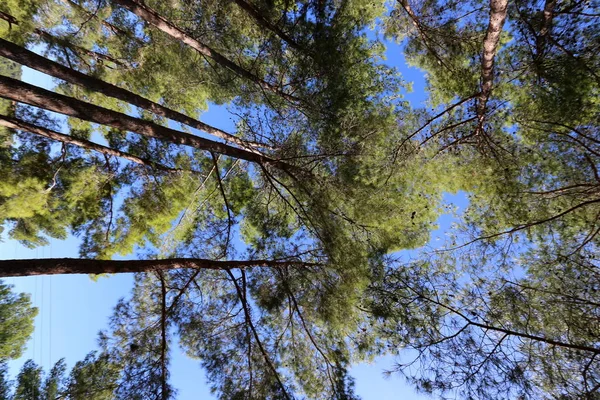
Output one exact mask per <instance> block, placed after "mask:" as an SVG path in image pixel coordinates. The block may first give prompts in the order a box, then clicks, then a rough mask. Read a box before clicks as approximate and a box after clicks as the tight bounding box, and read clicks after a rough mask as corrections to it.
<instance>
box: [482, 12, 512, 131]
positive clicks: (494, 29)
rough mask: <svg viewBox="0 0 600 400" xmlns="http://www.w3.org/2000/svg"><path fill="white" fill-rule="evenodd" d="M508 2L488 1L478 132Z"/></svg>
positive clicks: (488, 92)
mask: <svg viewBox="0 0 600 400" xmlns="http://www.w3.org/2000/svg"><path fill="white" fill-rule="evenodd" d="M507 8H508V0H490V21H489V23H488V29H487V32H486V34H485V38H484V39H483V54H482V56H481V91H480V93H479V96H478V99H477V100H478V101H477V119H478V120H479V127H478V131H481V130H482V129H483V122H484V121H485V113H486V106H487V102H488V100H489V98H490V94H491V93H492V86H493V84H494V57H495V55H496V51H497V50H498V42H499V41H500V34H501V33H502V27H503V26H504V21H506V11H507Z"/></svg>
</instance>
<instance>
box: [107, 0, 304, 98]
mask: <svg viewBox="0 0 600 400" xmlns="http://www.w3.org/2000/svg"><path fill="white" fill-rule="evenodd" d="M115 2H116V3H117V4H120V5H121V6H123V7H124V8H126V9H128V10H129V11H131V12H132V13H134V14H135V15H137V16H138V17H139V18H141V19H143V20H145V21H146V22H148V23H149V24H152V25H154V26H155V27H156V28H158V29H159V30H161V31H163V32H164V33H166V34H167V35H169V36H171V37H172V38H174V39H177V40H179V41H180V42H182V43H184V44H186V45H188V46H189V47H191V48H193V49H194V50H196V51H197V52H198V53H200V54H202V55H204V56H206V57H209V58H212V59H213V60H215V61H216V62H217V63H218V64H219V65H221V66H222V67H225V68H227V69H229V70H230V71H232V72H234V73H235V74H237V75H239V76H240V77H242V78H245V79H247V80H249V81H251V82H254V83H256V84H257V85H258V86H259V87H260V88H262V89H263V90H266V91H268V92H271V93H275V94H277V95H279V96H281V97H282V98H284V99H285V100H287V101H289V102H291V103H298V102H299V99H298V98H296V97H294V96H292V95H289V94H287V93H285V92H282V91H281V90H279V89H278V88H276V87H275V86H273V85H271V84H270V83H267V82H265V81H264V80H262V79H261V78H259V77H258V76H256V75H254V74H253V73H252V72H250V71H248V70H246V69H244V68H243V67H240V66H239V65H237V64H236V63H234V62H233V61H231V60H229V59H228V58H227V57H225V56H223V55H222V54H221V53H219V52H217V51H215V50H213V49H211V48H210V47H209V46H207V45H205V44H203V43H201V42H199V41H198V40H196V39H194V38H192V37H191V36H188V35H187V34H186V33H185V32H184V31H183V30H181V29H180V28H179V27H177V26H175V25H174V24H173V23H171V22H170V21H169V20H167V19H166V18H165V17H163V16H162V15H160V14H158V13H157V12H156V11H155V10H153V9H151V8H150V7H148V6H146V5H144V4H142V3H141V2H139V1H137V0H115Z"/></svg>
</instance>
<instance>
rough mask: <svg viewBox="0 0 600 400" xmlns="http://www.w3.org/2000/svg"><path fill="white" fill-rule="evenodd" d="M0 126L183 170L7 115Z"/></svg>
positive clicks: (130, 159)
mask: <svg viewBox="0 0 600 400" xmlns="http://www.w3.org/2000/svg"><path fill="white" fill-rule="evenodd" d="M0 126H5V127H7V128H11V129H18V130H21V131H25V132H29V133H33V134H35V135H39V136H43V137H46V138H48V139H52V140H56V141H59V142H61V143H66V144H72V145H74V146H78V147H81V148H84V149H88V150H94V151H97V152H98V153H102V154H106V155H109V156H114V157H119V158H123V159H125V160H128V161H131V162H134V163H136V164H141V165H146V166H148V167H150V168H155V169H158V170H161V171H165V172H181V171H182V170H181V169H177V168H171V167H167V166H165V165H162V164H159V163H156V162H154V161H152V160H148V159H145V158H141V157H138V156H135V155H133V154H129V153H126V152H124V151H120V150H115V149H111V148H110V147H106V146H102V145H100V144H98V143H94V142H91V141H89V140H84V139H78V138H75V137H73V136H69V135H65V134H62V133H59V132H55V131H53V130H51V129H48V128H43V127H41V126H36V125H33V124H30V123H28V122H25V121H21V120H19V119H17V118H12V117H9V116H6V115H0Z"/></svg>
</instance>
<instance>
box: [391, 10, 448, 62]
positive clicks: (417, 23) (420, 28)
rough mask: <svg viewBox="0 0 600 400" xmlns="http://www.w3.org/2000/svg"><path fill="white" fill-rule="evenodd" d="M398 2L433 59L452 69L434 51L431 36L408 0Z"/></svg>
mask: <svg viewBox="0 0 600 400" xmlns="http://www.w3.org/2000/svg"><path fill="white" fill-rule="evenodd" d="M398 3H400V5H401V6H402V8H403V9H404V12H406V14H407V15H408V17H409V18H410V21H411V23H412V24H413V26H414V27H415V29H416V30H417V32H419V36H421V40H422V41H423V44H424V45H425V47H427V50H429V52H430V53H431V54H432V55H433V56H434V57H435V59H436V60H437V62H438V64H440V65H441V66H443V67H444V68H446V69H447V70H449V71H452V68H450V67H449V66H448V65H447V64H446V63H445V62H444V60H443V59H442V57H441V56H440V55H439V54H438V53H437V51H435V48H434V47H433V45H432V44H431V38H430V37H429V35H428V34H427V32H426V31H425V28H424V27H423V26H422V25H421V21H420V20H419V17H418V16H417V14H415V12H414V11H413V9H412V7H411V6H410V4H409V3H408V0H398Z"/></svg>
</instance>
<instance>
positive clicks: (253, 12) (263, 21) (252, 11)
mask: <svg viewBox="0 0 600 400" xmlns="http://www.w3.org/2000/svg"><path fill="white" fill-rule="evenodd" d="M233 1H234V2H235V4H237V5H238V6H239V7H240V8H241V9H243V10H244V11H246V12H247V13H248V14H249V15H250V16H251V17H252V18H254V20H255V21H256V22H257V23H258V24H259V25H260V26H262V27H263V28H265V29H267V30H269V31H271V32H273V33H274V34H276V35H277V36H278V37H279V38H281V39H282V40H283V41H284V42H286V43H287V44H288V45H289V46H290V47H291V48H293V49H294V50H298V51H301V52H302V51H304V49H303V48H302V47H301V46H300V45H299V44H298V43H297V42H296V41H295V40H294V39H292V38H291V37H290V36H289V35H288V34H287V33H285V32H284V31H282V30H281V29H279V28H278V27H277V26H275V25H273V24H272V23H271V22H269V20H268V19H267V18H265V17H264V16H263V15H262V14H261V13H260V11H259V10H258V9H257V8H256V7H254V6H253V5H252V4H250V3H249V2H247V1H245V0H233Z"/></svg>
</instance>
